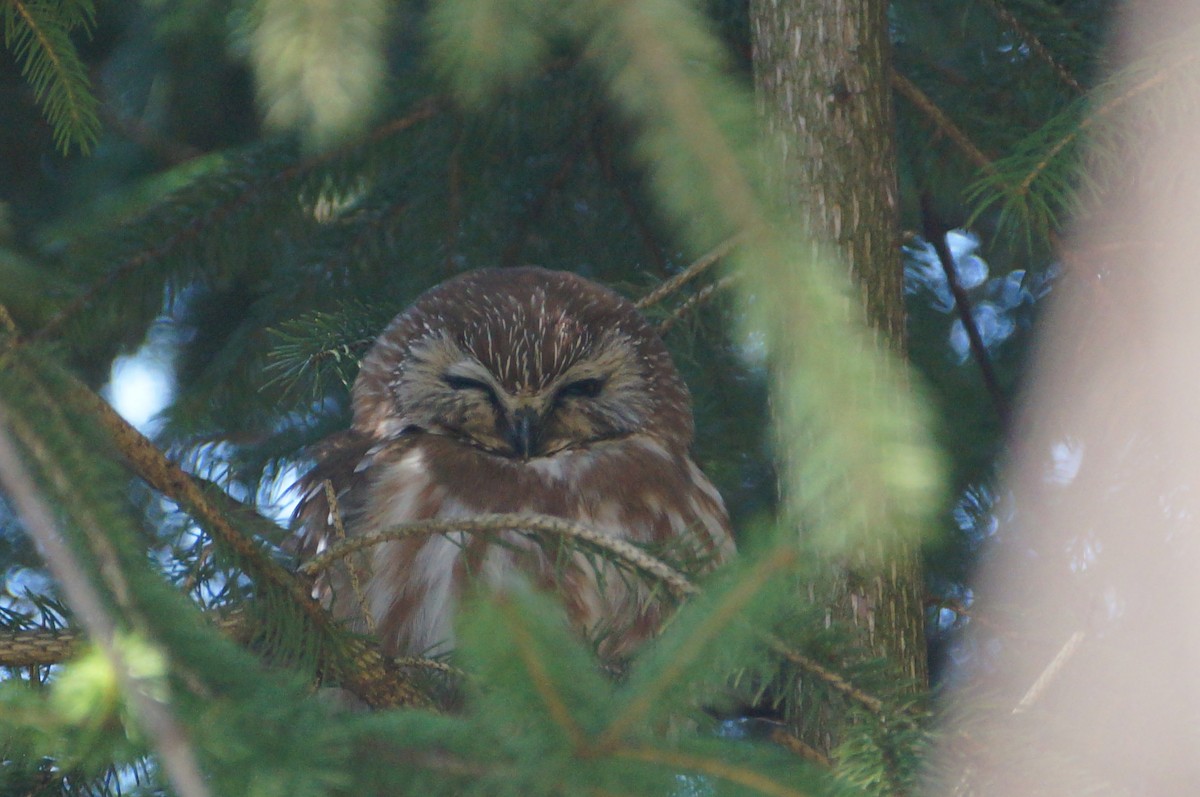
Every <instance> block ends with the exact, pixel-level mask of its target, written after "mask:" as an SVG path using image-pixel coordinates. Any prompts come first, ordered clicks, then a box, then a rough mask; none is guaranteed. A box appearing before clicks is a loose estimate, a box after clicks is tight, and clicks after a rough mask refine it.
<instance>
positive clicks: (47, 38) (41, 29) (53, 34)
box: [4, 0, 100, 155]
mask: <svg viewBox="0 0 1200 797" xmlns="http://www.w3.org/2000/svg"><path fill="white" fill-rule="evenodd" d="M5 6H6V7H5V10H4V44H5V46H6V47H7V48H8V49H9V50H11V51H12V53H13V55H14V56H15V57H16V59H17V60H18V61H20V62H21V75H22V76H23V77H25V78H26V79H28V81H29V84H30V86H31V87H32V88H33V95H34V97H35V98H36V99H37V101H38V103H40V104H41V106H42V112H43V113H44V114H45V115H46V120H47V121H49V122H50V125H51V126H52V127H53V128H54V143H55V145H57V147H58V148H59V150H61V151H62V153H63V154H64V155H65V154H67V152H68V151H69V150H70V148H71V145H72V144H74V145H75V146H77V147H79V149H80V151H82V152H83V153H84V154H87V153H88V152H89V151H90V150H91V148H92V146H93V145H94V144H95V143H96V139H97V138H98V137H99V135H100V120H99V118H98V116H97V113H96V111H97V106H98V102H97V101H96V97H95V96H94V95H93V94H92V91H91V85H90V81H89V80H88V75H87V70H86V68H85V67H84V65H83V62H82V61H81V60H80V59H79V53H78V52H77V51H76V50H75V45H74V44H72V43H71V37H70V30H71V28H73V27H82V28H83V29H84V30H85V31H88V32H90V29H91V26H92V23H93V17H94V15H95V11H94V10H93V8H92V4H91V2H88V1H87V0H84V1H83V2H73V3H53V4H52V3H48V2H46V1H45V0H7V2H6V3H5Z"/></svg>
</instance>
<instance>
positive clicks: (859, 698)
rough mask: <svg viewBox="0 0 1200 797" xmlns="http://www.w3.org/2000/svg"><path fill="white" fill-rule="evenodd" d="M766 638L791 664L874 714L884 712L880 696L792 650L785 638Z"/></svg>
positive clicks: (772, 647)
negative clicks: (784, 640)
mask: <svg viewBox="0 0 1200 797" xmlns="http://www.w3.org/2000/svg"><path fill="white" fill-rule="evenodd" d="M766 640H767V644H768V645H770V646H771V649H772V650H774V651H775V652H776V653H778V654H779V655H780V656H783V658H784V659H786V660H787V661H788V662H790V663H791V664H795V665H796V666H797V667H799V668H800V669H801V670H804V672H806V673H808V674H809V675H813V676H816V677H817V678H819V679H821V680H822V681H824V682H825V683H826V684H828V685H829V686H830V687H832V688H833V689H834V691H837V692H840V693H841V694H843V695H845V696H846V697H849V698H851V699H853V700H854V701H855V702H857V703H858V704H860V705H861V706H863V707H864V708H866V709H867V710H868V711H870V712H871V713H873V714H880V713H882V712H883V701H882V700H880V699H879V698H877V697H875V696H874V695H871V694H867V693H866V692H864V691H863V690H861V689H859V688H858V687H857V686H855V685H854V684H852V683H850V682H849V681H847V680H846V679H845V678H843V677H842V676H841V675H840V674H838V673H836V672H834V671H833V670H830V669H829V668H827V667H825V666H824V665H822V664H820V663H819V662H817V661H814V660H813V659H810V658H809V657H808V656H805V655H804V654H802V653H798V652H796V651H794V650H792V649H791V648H790V647H788V646H787V645H786V644H785V643H784V642H783V640H781V639H779V638H778V637H774V636H767V637H766Z"/></svg>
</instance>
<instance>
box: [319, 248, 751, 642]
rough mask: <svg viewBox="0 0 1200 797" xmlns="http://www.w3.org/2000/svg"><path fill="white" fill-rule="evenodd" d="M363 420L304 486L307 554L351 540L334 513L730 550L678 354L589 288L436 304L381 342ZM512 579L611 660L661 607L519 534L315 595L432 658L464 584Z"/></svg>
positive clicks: (371, 554) (407, 552) (376, 552)
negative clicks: (537, 526) (503, 521)
mask: <svg viewBox="0 0 1200 797" xmlns="http://www.w3.org/2000/svg"><path fill="white" fill-rule="evenodd" d="M352 407H353V423H352V426H351V428H350V429H349V430H348V431H345V432H343V433H340V434H336V435H334V436H333V437H331V438H329V439H327V440H326V441H325V442H324V443H322V444H319V445H318V446H317V448H316V451H315V454H314V459H315V460H316V462H315V465H314V466H313V467H312V469H311V470H310V471H309V472H308V473H307V474H306V475H305V476H303V477H302V478H301V480H300V482H299V487H300V491H301V501H300V504H299V506H298V508H297V512H296V516H297V517H296V520H297V526H298V534H299V546H298V547H299V550H300V552H301V555H302V556H306V555H307V556H312V555H315V554H317V553H320V552H321V551H322V550H324V549H325V548H326V547H327V546H328V545H330V544H331V543H332V542H333V541H334V536H335V534H337V533H342V532H341V531H340V530H337V531H335V530H336V529H338V526H337V524H336V523H335V522H334V521H335V518H334V517H333V510H334V508H335V507H336V510H337V513H338V515H339V516H340V520H341V526H342V528H344V533H345V534H346V535H347V536H350V537H353V536H356V535H363V534H370V533H373V532H376V531H381V530H384V529H388V528H392V527H395V526H398V525H400V524H403V523H407V522H412V521H417V520H424V519H451V520H452V519H455V518H468V517H472V516H476V515H480V514H488V513H513V514H525V513H532V514H541V515H551V516H555V517H559V518H565V519H567V520H570V521H575V522H578V523H581V524H584V525H586V526H588V527H590V528H591V529H593V530H595V531H598V532H600V533H602V534H607V535H611V536H612V537H614V538H618V539H621V540H624V541H627V542H629V543H633V544H635V545H641V546H645V547H648V548H649V549H650V550H670V551H674V552H676V553H679V552H684V553H686V554H688V556H685V557H683V558H684V559H687V560H689V561H692V562H697V563H704V564H702V565H700V567H699V569H706V568H707V567H711V566H713V565H715V564H718V563H720V562H721V561H723V560H725V559H727V558H728V557H729V556H731V555H732V553H733V550H734V545H733V538H732V536H731V534H730V526H729V518H728V515H727V514H726V511H725V506H724V503H723V502H722V500H721V496H720V494H719V493H718V492H717V490H716V489H715V488H714V487H713V485H712V483H711V482H710V481H709V480H708V478H707V477H705V475H704V474H703V473H702V472H701V470H700V468H699V467H697V465H696V463H695V462H694V461H693V460H692V458H691V455H690V452H689V449H690V447H691V445H692V434H693V421H692V411H691V405H690V397H689V395H688V391H687V387H686V386H685V385H684V383H683V380H682V379H681V378H680V376H679V373H678V372H677V371H676V369H675V366H674V364H673V363H672V361H671V357H670V355H669V354H668V353H667V349H666V347H665V346H664V345H663V343H662V341H661V340H660V339H659V336H658V334H657V333H656V332H655V330H654V328H653V327H651V326H650V325H649V324H648V323H647V322H646V321H645V319H643V318H642V317H641V315H640V314H639V313H638V311H637V310H636V309H635V308H634V307H633V305H632V304H630V303H629V302H628V301H626V300H625V299H623V298H622V297H620V296H618V295H617V294H616V293H614V292H612V291H611V290H608V289H607V288H605V287H602V286H600V285H597V284H595V283H593V282H590V281H588V280H586V279H584V278H582V277H579V276H576V275H574V274H570V273H566V272H556V271H547V270H544V269H540V268H510V269H485V270H480V271H474V272H470V273H467V274H465V275H463V276H460V277H457V278H454V279H451V280H449V281H447V282H444V283H442V284H440V285H438V286H436V287H434V288H432V289H431V290H429V291H427V292H426V293H424V294H423V295H422V296H420V297H419V298H418V299H417V300H416V301H415V302H414V303H413V304H412V305H411V306H410V307H409V308H408V309H407V310H405V311H404V312H402V313H401V314H400V315H399V316H397V317H396V318H395V319H394V320H393V321H392V322H391V324H390V325H389V326H388V327H387V328H386V329H385V330H384V332H383V333H382V334H381V335H380V336H379V338H378V339H377V340H376V341H375V343H374V345H373V346H372V348H371V349H370V351H369V352H368V353H367V355H366V357H365V358H364V360H363V362H362V366H361V369H360V371H359V374H358V377H357V379H356V381H355V383H354V387H353V390H352ZM326 482H328V483H330V484H331V485H332V488H333V492H334V493H335V495H336V499H335V501H334V502H333V505H332V506H331V504H330V502H329V501H328V500H327V497H326V495H327V490H326V486H325V485H326ZM564 558H565V560H566V561H565V562H564ZM514 573H520V574H522V575H523V576H524V577H525V578H527V579H529V580H531V581H532V582H534V583H535V584H536V585H538V586H539V587H542V588H545V589H547V590H550V591H553V592H555V593H557V594H558V595H559V596H560V597H561V600H562V603H563V606H564V607H565V610H566V613H567V616H568V618H569V619H570V621H571V623H572V624H573V625H574V626H575V627H576V628H577V629H578V630H579V632H580V633H581V634H583V635H585V636H587V637H589V638H591V639H593V640H594V641H596V644H597V646H598V650H599V652H600V654H601V655H602V656H604V657H611V658H620V657H624V656H626V655H627V654H629V653H630V652H631V651H633V650H634V649H635V648H636V647H637V646H638V645H639V644H640V643H642V642H643V641H645V640H646V639H648V638H649V637H651V636H653V635H654V633H655V632H656V630H657V629H658V628H659V626H660V624H661V622H662V621H663V619H664V614H665V612H666V611H667V610H668V607H667V606H664V605H663V604H662V597H661V593H659V592H656V591H654V590H652V589H650V588H649V586H648V585H647V584H645V583H642V582H641V581H639V580H638V579H636V578H633V577H630V576H629V575H628V574H621V573H618V572H616V571H615V569H614V568H613V566H612V565H611V564H605V563H604V562H602V561H601V562H597V561H596V557H595V556H592V557H586V556H584V555H583V554H582V553H575V554H572V555H571V556H567V557H563V556H561V555H556V554H555V553H554V552H550V551H547V550H545V549H544V547H543V546H541V545H539V544H537V543H536V542H535V541H532V540H531V539H530V538H529V537H528V536H527V535H520V534H518V533H516V532H503V533H501V534H500V535H499V536H498V537H497V536H490V537H489V536H486V535H469V536H468V535H465V534H464V533H461V532H455V533H451V534H445V535H431V536H421V537H408V538H405V539H403V540H398V541H389V542H386V543H381V544H376V545H374V546H372V547H370V548H368V549H365V550H364V551H362V552H361V553H360V554H358V555H357V558H353V557H351V558H349V560H348V561H346V562H344V563H343V564H342V565H341V566H340V567H338V568H331V569H330V570H327V571H326V572H325V573H324V574H323V575H322V576H321V577H320V580H319V581H318V582H317V583H316V584H315V587H314V593H315V594H316V596H317V597H319V598H320V599H321V600H322V601H323V602H325V603H326V605H328V606H329V607H330V608H331V610H332V611H333V612H334V613H335V615H337V616H339V617H342V618H345V619H347V620H348V621H351V622H353V623H354V624H355V625H356V627H357V628H359V629H360V630H373V631H375V632H376V633H377V634H378V636H379V639H380V641H381V644H382V647H383V650H384V652H385V653H388V654H390V655H395V656H406V655H429V654H432V653H439V652H444V651H447V650H449V649H451V648H452V647H453V645H454V628H453V619H454V615H455V611H456V607H457V606H458V605H459V603H460V602H461V600H462V599H463V597H464V595H465V594H466V592H467V591H468V590H469V588H471V583H472V582H475V583H476V584H481V585H482V586H483V588H485V589H486V588H488V587H489V586H490V587H496V586H500V585H502V584H503V583H504V582H505V580H506V579H511V578H512V577H513V574H514Z"/></svg>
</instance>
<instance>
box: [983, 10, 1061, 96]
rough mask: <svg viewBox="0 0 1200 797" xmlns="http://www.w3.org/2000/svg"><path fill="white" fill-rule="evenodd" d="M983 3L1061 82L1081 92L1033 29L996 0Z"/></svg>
mask: <svg viewBox="0 0 1200 797" xmlns="http://www.w3.org/2000/svg"><path fill="white" fill-rule="evenodd" d="M983 4H984V5H985V6H987V7H988V10H989V11H991V12H992V15H993V16H995V17H996V19H998V20H1000V21H1001V22H1002V23H1004V24H1005V25H1007V26H1008V27H1009V28H1011V29H1012V32H1013V33H1015V34H1017V36H1019V37H1020V38H1021V41H1023V42H1025V44H1027V45H1028V46H1029V51H1030V52H1031V53H1033V54H1034V56H1035V57H1037V58H1039V59H1041V60H1042V61H1043V62H1044V63H1045V64H1046V65H1047V66H1049V67H1050V68H1051V69H1052V70H1053V71H1054V74H1056V75H1058V79H1059V80H1061V81H1062V82H1063V84H1065V85H1066V86H1068V87H1069V88H1071V89H1072V90H1074V91H1075V92H1076V93H1078V94H1083V92H1084V89H1083V86H1081V85H1079V81H1077V80H1076V79H1075V76H1074V75H1072V74H1071V72H1070V71H1069V70H1068V69H1067V68H1066V67H1065V66H1063V65H1062V64H1061V63H1059V61H1058V59H1056V58H1055V57H1054V54H1053V53H1051V52H1050V50H1049V49H1047V47H1046V45H1044V44H1042V40H1041V39H1039V38H1038V37H1037V36H1036V35H1035V34H1034V32H1033V31H1031V30H1030V29H1029V28H1027V27H1025V25H1024V24H1023V23H1022V22H1021V20H1019V19H1017V17H1016V16H1015V15H1014V14H1013V12H1012V11H1010V10H1008V9H1007V8H1005V7H1004V6H1002V5H1000V3H998V2H997V0H983Z"/></svg>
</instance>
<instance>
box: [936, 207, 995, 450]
mask: <svg viewBox="0 0 1200 797" xmlns="http://www.w3.org/2000/svg"><path fill="white" fill-rule="evenodd" d="M921 218H922V221H923V226H924V230H923V232H924V237H925V240H926V241H928V242H929V243H930V244H931V245H932V246H933V249H934V251H935V252H937V256H938V262H939V263H941V265H942V271H943V272H944V273H945V275H946V283H947V285H949V287H950V293H951V294H952V295H953V296H954V306H955V308H957V310H958V317H959V319H960V320H961V321H962V325H963V328H964V329H965V330H966V332H967V341H968V342H969V343H970V346H971V356H972V357H973V358H974V359H975V364H976V365H978V366H979V373H980V375H981V376H982V377H983V384H984V387H985V388H986V389H987V392H988V395H989V396H990V397H991V399H992V405H993V406H994V407H995V408H996V414H997V415H998V416H1000V422H1001V424H1003V425H1004V426H1008V420H1009V415H1010V408H1009V406H1008V399H1007V398H1006V397H1005V395H1004V390H1003V389H1002V388H1001V387H1000V380H999V379H997V378H996V370H995V368H994V367H993V366H992V358H991V355H990V354H988V350H987V346H986V345H985V344H984V342H983V335H981V334H980V333H979V325H978V324H976V323H975V314H974V313H973V312H972V311H971V297H969V296H967V292H966V290H965V289H964V288H963V286H962V283H961V282H959V279H958V269H957V268H956V267H955V265H954V255H953V254H951V252H950V247H949V246H947V245H946V233H947V232H949V230H947V229H946V228H945V225H944V224H941V223H940V222H939V221H938V219H937V216H936V215H935V213H934V211H933V203H932V200H931V198H930V196H929V194H928V193H927V192H926V193H923V194H921Z"/></svg>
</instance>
